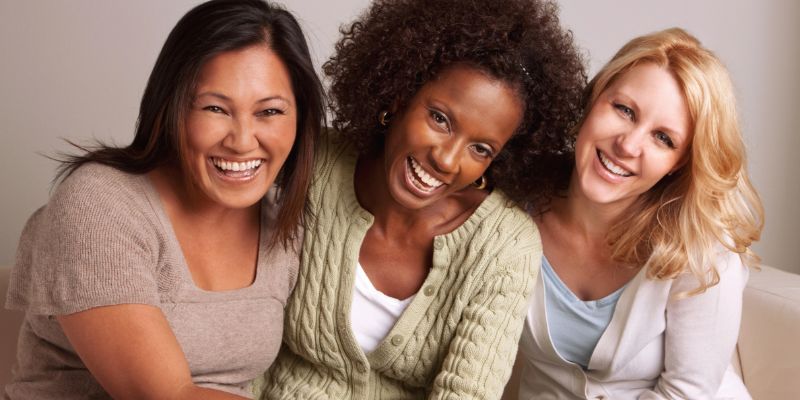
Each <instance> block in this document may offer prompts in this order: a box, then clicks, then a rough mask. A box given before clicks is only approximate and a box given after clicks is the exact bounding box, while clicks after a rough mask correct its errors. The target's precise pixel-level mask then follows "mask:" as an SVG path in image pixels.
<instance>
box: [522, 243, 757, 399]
mask: <svg viewBox="0 0 800 400" xmlns="http://www.w3.org/2000/svg"><path fill="white" fill-rule="evenodd" d="M717 264H718V266H719V268H718V271H719V274H720V282H719V284H717V285H715V286H713V287H711V288H709V289H708V290H707V291H706V292H704V293H702V294H699V295H695V296H692V297H688V298H682V299H675V298H674V296H675V295H676V294H678V293H681V292H686V291H689V290H692V289H694V288H696V287H697V280H696V279H695V278H694V276H692V275H691V274H684V275H681V276H680V277H678V278H676V279H674V280H663V281H662V280H653V279H648V278H647V277H646V267H644V268H642V270H641V271H639V273H638V274H637V275H636V276H635V277H634V278H633V280H632V281H631V282H630V283H629V284H628V286H627V287H626V288H625V289H624V291H623V293H622V295H621V296H620V298H619V301H618V302H617V306H616V309H615V310H614V315H613V317H612V318H611V322H610V323H609V325H608V327H607V328H606V330H605V332H604V333H603V335H602V336H601V337H600V340H599V341H598V343H597V347H595V349H594V352H593V353H592V357H591V358H590V360H589V366H588V369H587V370H586V371H584V370H583V369H582V368H581V367H580V366H579V365H577V364H574V363H571V362H569V361H566V360H564V359H563V358H561V356H559V355H558V353H557V352H556V350H555V348H554V347H553V343H552V341H551V339H550V333H549V330H548V328H547V313H546V311H545V303H544V298H545V294H544V290H545V288H544V283H543V281H542V274H539V278H538V280H537V284H536V289H535V291H534V294H533V297H532V300H531V304H530V306H529V308H528V316H527V320H526V321H525V328H524V330H523V332H522V338H521V339H520V352H521V355H522V360H523V369H522V376H521V382H520V391H519V399H521V400H523V399H525V400H527V399H586V398H588V399H597V400H600V399H750V395H749V394H748V393H747V389H746V388H745V387H744V384H743V383H742V381H741V379H739V377H738V376H737V375H736V374H735V373H734V372H733V369H732V367H731V365H730V360H731V357H732V355H733V351H734V348H735V346H736V340H737V338H738V336H739V322H740V319H741V313H742V292H743V291H744V287H745V284H746V283H747V278H748V270H747V267H745V266H743V265H742V263H741V260H740V258H739V256H738V255H737V254H735V253H732V252H729V251H726V252H725V254H720V255H719V256H718V258H717Z"/></svg>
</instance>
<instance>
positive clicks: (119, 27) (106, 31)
mask: <svg viewBox="0 0 800 400" xmlns="http://www.w3.org/2000/svg"><path fill="white" fill-rule="evenodd" d="M196 3H197V1H192V0H171V1H162V0H139V1H120V0H113V1H108V0H71V1H57V0H37V1H27V0H0V135H2V136H1V137H2V139H3V145H2V147H0V184H2V191H3V197H2V205H3V210H2V212H0V265H8V264H10V263H12V262H13V258H14V249H15V247H16V243H17V240H18V238H19V234H20V231H21V230H22V227H23V224H24V223H25V220H26V219H27V217H28V216H29V215H30V214H31V213H32V212H33V211H34V210H35V209H36V208H37V207H39V206H40V205H42V204H44V203H45V202H46V200H47V194H48V190H49V187H50V186H49V182H50V179H51V178H52V177H53V172H54V168H55V165H56V164H55V163H54V162H52V161H50V160H48V159H46V158H44V157H42V156H41V155H40V154H53V153H55V152H57V151H62V150H67V149H68V147H67V146H65V145H64V143H63V141H62V140H61V138H69V139H73V140H77V141H83V142H85V141H87V140H89V139H91V138H98V139H102V140H105V141H112V142H115V143H118V144H127V143H128V142H129V141H130V140H131V138H132V133H133V127H134V122H135V119H136V113H137V107H138V101H139V97H140V96H141V93H142V90H143V88H144V85H145V81H146V79H147V76H148V74H149V72H150V68H151V67H152V64H153V62H154V60H155V57H156V55H157V53H158V50H159V49H160V47H161V44H162V43H163V41H164V39H165V38H166V35H167V33H168V32H169V30H170V29H171V27H172V26H173V25H174V23H175V22H176V21H177V20H178V18H180V16H181V15H182V14H183V13H185V12H186V11H187V10H188V9H189V8H190V7H191V6H193V5H194V4H196ZM285 4H286V5H287V7H288V8H289V9H291V10H293V11H294V12H295V13H296V14H297V15H298V17H299V19H300V20H301V24H303V26H304V28H306V31H307V33H308V36H309V39H310V41H311V47H312V53H313V54H314V56H315V59H316V60H317V65H319V64H320V60H324V59H326V58H327V57H328V55H329V54H330V52H331V51H332V48H333V42H334V40H335V38H336V36H337V31H336V29H337V26H338V25H339V24H340V23H342V22H345V21H348V20H350V19H351V18H352V17H353V16H354V15H356V14H358V13H359V12H360V10H361V9H363V7H365V5H366V4H368V1H367V0H328V1H321V0H288V1H286V3H285ZM561 7H562V20H563V22H564V24H565V25H567V26H568V27H570V28H571V29H573V31H574V33H575V38H576V40H577V42H578V43H579V45H580V46H581V47H582V48H583V49H584V50H585V52H586V54H587V58H588V60H589V61H590V66H591V71H592V72H594V71H596V70H597V69H598V67H599V66H600V65H602V64H603V63H604V62H605V61H606V60H607V59H608V58H609V57H610V56H611V55H612V54H613V52H614V51H616V49H617V48H618V47H619V46H620V45H622V43H624V42H625V41H626V40H628V39H629V38H631V37H633V36H635V35H639V34H642V33H646V32H650V31H653V30H656V29H661V28H666V27H670V26H682V27H684V28H687V29H688V30H690V31H691V32H693V33H694V34H696V35H697V36H698V37H700V39H701V40H702V41H703V42H704V43H705V44H706V45H708V46H709V47H710V48H712V49H714V50H715V51H716V52H717V54H718V55H719V56H720V57H721V58H722V59H723V61H725V63H726V64H727V65H728V67H729V68H730V70H731V73H732V75H733V79H734V82H735V84H736V86H737V89H738V95H739V101H740V110H741V114H742V120H743V127H744V132H745V136H746V141H747V144H748V148H749V152H750V153H749V154H750V171H751V174H752V177H753V180H754V182H755V185H756V187H757V188H758V189H759V191H760V193H761V195H762V197H763V199H764V203H765V206H766V209H767V226H766V229H765V231H764V235H763V237H762V243H760V244H758V245H757V246H756V250H757V251H759V252H760V253H761V254H762V255H763V257H764V261H765V262H766V263H767V264H771V265H774V266H777V267H779V268H782V269H786V270H790V271H794V272H800V262H798V261H797V260H798V259H800V241H798V239H796V236H795V235H794V229H793V228H794V227H795V226H800V208H799V207H797V206H795V205H796V204H798V203H800V177H798V176H797V175H798V173H800V167H798V166H797V164H796V163H793V162H792V161H791V160H792V158H791V154H792V152H794V151H795V150H797V149H800V135H799V134H797V132H796V128H795V127H798V126H800V107H798V106H800V78H798V71H800V45H798V43H797V39H796V38H800V24H798V20H800V2H795V1H793V0H773V1H764V2H757V1H748V0H733V1H724V0H706V1H702V2H698V1H689V0H674V1H671V2H655V1H635V0H624V1H623V0H607V1H582V0H562V1H561ZM387 46H391V43H387Z"/></svg>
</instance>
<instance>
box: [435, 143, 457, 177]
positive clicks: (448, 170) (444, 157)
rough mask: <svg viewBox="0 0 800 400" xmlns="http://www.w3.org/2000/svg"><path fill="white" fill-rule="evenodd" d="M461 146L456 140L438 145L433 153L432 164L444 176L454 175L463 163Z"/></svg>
mask: <svg viewBox="0 0 800 400" xmlns="http://www.w3.org/2000/svg"><path fill="white" fill-rule="evenodd" d="M461 153H462V152H461V145H460V144H459V141H458V140H456V139H449V140H444V141H442V142H440V143H437V144H436V145H435V146H434V148H433V150H432V151H431V158H432V159H433V160H432V161H433V162H432V164H433V166H434V168H436V170H437V171H438V172H441V173H442V174H452V173H454V172H456V171H457V170H458V165H459V163H460V162H461V155H462V154H461Z"/></svg>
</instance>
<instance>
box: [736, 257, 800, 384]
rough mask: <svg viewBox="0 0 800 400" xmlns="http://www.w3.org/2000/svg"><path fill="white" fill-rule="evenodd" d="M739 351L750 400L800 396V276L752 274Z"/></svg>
mask: <svg viewBox="0 0 800 400" xmlns="http://www.w3.org/2000/svg"><path fill="white" fill-rule="evenodd" d="M737 348H738V354H739V359H740V361H741V372H742V379H743V380H744V383H745V386H747V389H748V390H749V391H750V394H751V395H752V396H753V398H754V399H798V398H800V386H798V384H797V383H798V382H797V379H798V377H800V275H797V274H792V273H788V272H784V271H781V270H778V269H775V268H772V267H767V266H762V267H761V269H760V270H751V272H750V280H749V281H748V283H747V288H746V289H745V291H744V304H743V309H742V327H741V330H740V332H739V342H738V345H737Z"/></svg>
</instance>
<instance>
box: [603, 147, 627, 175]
mask: <svg viewBox="0 0 800 400" xmlns="http://www.w3.org/2000/svg"><path fill="white" fill-rule="evenodd" d="M597 157H598V158H599V159H600V164H602V165H603V167H605V169H606V170H607V171H608V172H610V173H612V174H614V175H617V176H621V177H623V178H626V177H629V176H633V175H634V174H633V172H631V171H628V170H627V169H625V168H623V167H621V166H620V165H618V164H615V163H614V162H613V161H611V159H610V158H608V157H607V156H606V155H605V154H604V153H603V152H601V151H600V150H597Z"/></svg>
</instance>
